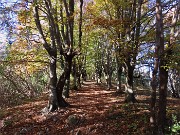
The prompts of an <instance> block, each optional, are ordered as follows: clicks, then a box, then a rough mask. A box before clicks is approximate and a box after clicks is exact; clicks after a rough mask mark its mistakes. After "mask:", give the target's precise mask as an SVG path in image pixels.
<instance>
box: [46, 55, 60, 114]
mask: <svg viewBox="0 0 180 135" xmlns="http://www.w3.org/2000/svg"><path fill="white" fill-rule="evenodd" d="M49 73H50V82H49V89H50V96H49V103H48V112H51V111H54V110H56V109H57V108H58V106H59V104H58V102H59V101H58V95H57V90H56V84H57V74H56V58H54V56H51V60H50V71H49Z"/></svg>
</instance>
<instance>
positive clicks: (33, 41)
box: [1, 0, 180, 132]
mask: <svg viewBox="0 0 180 135" xmlns="http://www.w3.org/2000/svg"><path fill="white" fill-rule="evenodd" d="M154 5H155V6H154ZM179 5H180V3H179V2H178V0H174V1H171V0H169V1H168V0H167V1H164V2H162V1H161V0H156V1H154V0H149V1H143V0H129V1H119V0H90V1H87V0H79V1H74V0H68V1H67V0H39V1H37V0H28V1H26V0H25V1H24V0H22V1H20V2H15V3H14V6H12V7H20V8H19V9H18V10H17V9H16V8H14V9H16V10H14V9H13V8H12V10H13V11H14V15H15V14H16V15H17V22H16V25H15V26H16V30H15V31H14V32H12V31H10V30H9V29H7V31H9V32H10V35H11V36H8V37H11V40H12V39H14V40H15V41H14V42H13V44H12V45H11V44H10V45H9V47H8V48H7V52H6V55H7V56H6V57H5V58H4V59H3V61H2V62H3V63H6V64H5V67H6V69H4V67H3V68H2V69H3V71H6V70H8V69H11V70H12V69H13V72H14V73H16V74H17V75H19V76H23V75H22V74H24V73H26V75H24V76H23V77H22V78H26V76H27V75H29V76H33V75H35V74H38V73H39V72H43V73H45V72H44V71H48V72H49V83H48V88H49V91H50V98H49V104H48V107H47V111H48V112H50V111H54V110H56V109H58V108H59V107H66V106H68V103H67V102H66V101H65V99H64V97H65V98H68V97H69V89H70V84H72V86H73V88H74V89H78V88H80V87H81V83H82V81H81V79H82V77H83V79H86V76H89V78H90V77H92V76H93V77H95V79H96V81H97V83H101V82H102V80H103V77H104V78H105V80H106V83H107V87H108V89H110V88H111V87H112V81H116V83H117V92H119V93H121V92H123V89H122V80H125V93H126V97H125V101H127V102H133V103H134V102H136V98H135V93H134V89H135V88H134V82H135V78H141V81H142V82H143V79H142V78H143V77H144V78H145V76H143V75H142V73H143V72H142V71H141V69H142V70H143V71H144V72H146V73H148V72H151V71H152V77H151V76H150V74H149V75H148V77H149V78H152V81H151V87H152V95H151V103H150V107H151V118H150V121H151V124H152V127H153V131H154V132H155V131H157V130H156V127H157V125H158V128H159V130H160V131H161V132H165V131H164V129H165V123H166V122H165V121H166V96H167V86H168V81H169V89H170V90H171V91H172V95H173V96H174V97H178V96H179V89H178V85H179V82H178V78H179V53H177V52H179V49H180V48H179V46H178V41H179V37H178V29H177V28H178V25H179V14H178V13H179V7H180V6H179ZM9 9H11V8H9ZM8 28H9V27H8ZM17 34H18V36H15V35H17ZM12 37H13V38H12ZM153 61H154V64H153ZM7 63H8V64H9V65H10V66H9V65H8V66H6V65H7ZM12 66H13V68H12ZM147 67H148V68H147ZM48 68H49V69H48ZM47 69H48V70H47ZM149 69H150V70H149ZM1 75H2V76H4V75H3V74H1ZM71 76H72V77H71ZM41 77H42V76H41ZM146 77H147V76H146ZM168 77H169V79H168ZM31 78H32V77H31ZM72 79H73V80H72ZM44 81H46V79H45V80H44ZM142 84H143V83H142ZM17 87H18V86H17ZM157 88H158V90H159V102H158V104H159V105H158V106H159V107H158V115H157V112H156V111H157V110H156V90H157ZM30 89H31V88H30ZM157 118H158V121H157Z"/></svg>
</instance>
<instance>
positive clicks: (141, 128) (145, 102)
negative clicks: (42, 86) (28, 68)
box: [0, 82, 180, 135]
mask: <svg viewBox="0 0 180 135" xmlns="http://www.w3.org/2000/svg"><path fill="white" fill-rule="evenodd" d="M149 93H150V91H148V90H146V91H144V90H139V91H137V95H138V96H137V97H136V98H137V100H138V101H139V102H138V103H136V104H125V103H124V102H123V101H124V94H121V95H117V94H116V92H115V90H106V89H105V88H103V87H102V86H100V85H97V84H95V82H85V83H84V85H83V87H82V88H81V89H80V90H79V91H76V92H74V91H73V92H72V91H71V93H70V98H69V99H66V100H67V101H68V102H69V103H70V106H69V107H67V108H61V109H59V110H58V111H56V112H53V113H50V114H42V112H41V110H42V108H44V107H45V106H46V105H47V100H48V97H47V96H46V95H45V96H43V97H41V98H39V99H38V100H34V101H32V102H28V103H26V104H23V105H20V106H16V107H13V108H8V109H6V110H3V111H0V128H1V129H0V135H19V134H24V135H128V134H129V135H148V134H150V132H149V129H150V126H149V108H148V107H149V96H148V95H149ZM179 103H180V101H179V100H175V99H170V100H169V102H168V113H169V114H171V113H178V109H180V108H179V106H178V105H179Z"/></svg>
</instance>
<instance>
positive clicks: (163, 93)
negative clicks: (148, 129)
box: [158, 60, 168, 133]
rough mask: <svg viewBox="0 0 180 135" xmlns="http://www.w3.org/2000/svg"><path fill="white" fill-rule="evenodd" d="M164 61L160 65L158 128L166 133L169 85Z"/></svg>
mask: <svg viewBox="0 0 180 135" xmlns="http://www.w3.org/2000/svg"><path fill="white" fill-rule="evenodd" d="M164 64H165V63H164V60H161V61H160V64H159V110H158V128H159V131H162V133H165V126H166V105H167V99H166V97H167V83H168V71H167V69H166V68H164V67H162V66H164Z"/></svg>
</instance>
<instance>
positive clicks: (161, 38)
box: [156, 0, 168, 134]
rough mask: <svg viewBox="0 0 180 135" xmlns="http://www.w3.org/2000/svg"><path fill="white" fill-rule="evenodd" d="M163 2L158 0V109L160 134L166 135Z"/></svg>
mask: <svg viewBox="0 0 180 135" xmlns="http://www.w3.org/2000/svg"><path fill="white" fill-rule="evenodd" d="M161 4H162V3H161V0H156V43H157V45H158V46H159V54H160V62H159V109H158V132H159V134H165V125H166V97H167V82H168V71H167V69H166V68H164V67H163V66H165V65H166V61H165V55H164V31H163V16H162V5H161Z"/></svg>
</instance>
